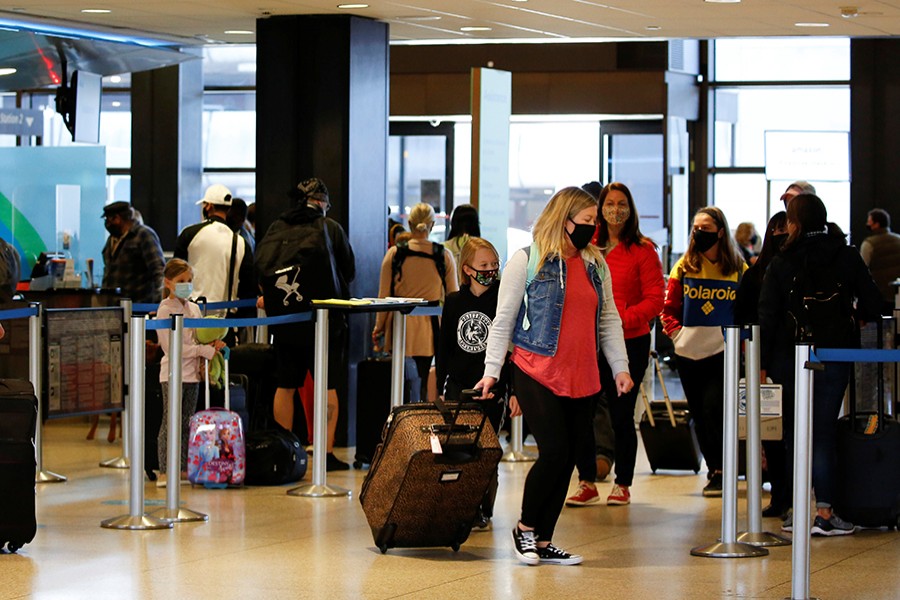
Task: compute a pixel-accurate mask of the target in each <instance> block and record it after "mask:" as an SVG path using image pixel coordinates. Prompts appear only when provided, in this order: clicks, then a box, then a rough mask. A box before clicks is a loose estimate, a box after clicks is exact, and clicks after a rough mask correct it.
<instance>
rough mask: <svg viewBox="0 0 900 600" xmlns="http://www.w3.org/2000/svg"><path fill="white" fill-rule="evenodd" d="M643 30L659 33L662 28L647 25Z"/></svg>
mask: <svg viewBox="0 0 900 600" xmlns="http://www.w3.org/2000/svg"><path fill="white" fill-rule="evenodd" d="M645 29H646V30H647V31H659V30H660V29H662V27H660V26H659V25H647V27H645Z"/></svg>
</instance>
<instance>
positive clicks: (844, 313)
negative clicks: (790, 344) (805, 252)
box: [788, 257, 856, 348]
mask: <svg viewBox="0 0 900 600" xmlns="http://www.w3.org/2000/svg"><path fill="white" fill-rule="evenodd" d="M834 258H835V257H832V259H831V260H827V261H821V262H819V264H817V265H812V264H810V262H809V260H808V257H804V259H803V261H802V264H801V265H800V268H799V269H798V270H797V273H796V274H795V275H794V280H793V282H792V285H791V292H790V296H789V300H788V315H789V316H790V317H791V318H792V319H793V321H794V337H795V339H796V340H797V341H798V342H807V343H811V344H813V345H814V346H815V347H817V348H842V347H846V346H848V345H850V344H852V343H853V340H854V337H855V334H856V323H855V321H854V319H853V294H852V292H851V290H849V289H847V286H846V285H844V283H843V282H841V281H839V280H838V278H837V277H836V275H837V272H836V271H835V266H834Z"/></svg>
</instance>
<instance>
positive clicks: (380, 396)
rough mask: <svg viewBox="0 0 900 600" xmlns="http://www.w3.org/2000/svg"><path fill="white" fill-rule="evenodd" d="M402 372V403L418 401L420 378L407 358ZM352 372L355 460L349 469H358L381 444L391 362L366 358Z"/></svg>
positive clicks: (387, 400)
mask: <svg viewBox="0 0 900 600" xmlns="http://www.w3.org/2000/svg"><path fill="white" fill-rule="evenodd" d="M404 372H405V374H406V381H405V382H404V386H403V402H404V403H405V404H410V403H416V402H419V389H420V387H421V379H420V378H419V375H418V370H417V369H416V361H414V360H413V359H411V358H407V359H406V364H405V369H404ZM356 373H357V375H356V376H357V384H356V389H357V393H356V396H357V401H356V458H355V460H354V461H353V466H354V467H355V468H357V469H361V468H362V467H363V466H364V465H368V464H371V463H372V458H373V457H374V456H375V448H376V447H377V446H378V444H380V443H381V433H382V430H383V429H384V422H385V421H386V420H387V418H388V414H390V412H391V359H390V358H367V359H366V360H363V361H361V362H360V363H359V365H358V366H357V371H356Z"/></svg>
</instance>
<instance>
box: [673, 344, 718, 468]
mask: <svg viewBox="0 0 900 600" xmlns="http://www.w3.org/2000/svg"><path fill="white" fill-rule="evenodd" d="M678 375H679V376H680V377H681V387H682V388H684V395H685V396H686V397H687V402H688V407H689V408H690V410H691V417H693V419H694V423H695V424H696V426H697V441H699V442H700V451H701V452H703V457H704V458H705V459H706V466H707V468H708V469H709V470H710V471H711V472H712V471H721V470H722V435H723V433H722V414H723V410H724V404H725V400H724V398H723V397H722V393H723V390H724V388H725V353H724V352H719V353H718V354H714V355H712V356H709V357H707V358H702V359H700V360H691V359H689V358H685V357H683V356H678Z"/></svg>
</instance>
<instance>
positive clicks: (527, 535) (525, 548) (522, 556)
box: [512, 527, 541, 565]
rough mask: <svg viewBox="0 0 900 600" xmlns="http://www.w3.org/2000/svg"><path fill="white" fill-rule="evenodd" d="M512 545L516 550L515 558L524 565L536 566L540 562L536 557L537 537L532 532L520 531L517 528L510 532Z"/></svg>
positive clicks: (538, 557)
mask: <svg viewBox="0 0 900 600" xmlns="http://www.w3.org/2000/svg"><path fill="white" fill-rule="evenodd" d="M512 537H513V544H514V545H515V549H516V557H517V558H518V559H519V560H520V561H522V562H523V563H525V564H526V565H537V564H540V562H541V557H540V556H539V555H538V549H537V535H535V533H534V532H533V531H522V530H521V529H519V528H518V527H513V530H512Z"/></svg>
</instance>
